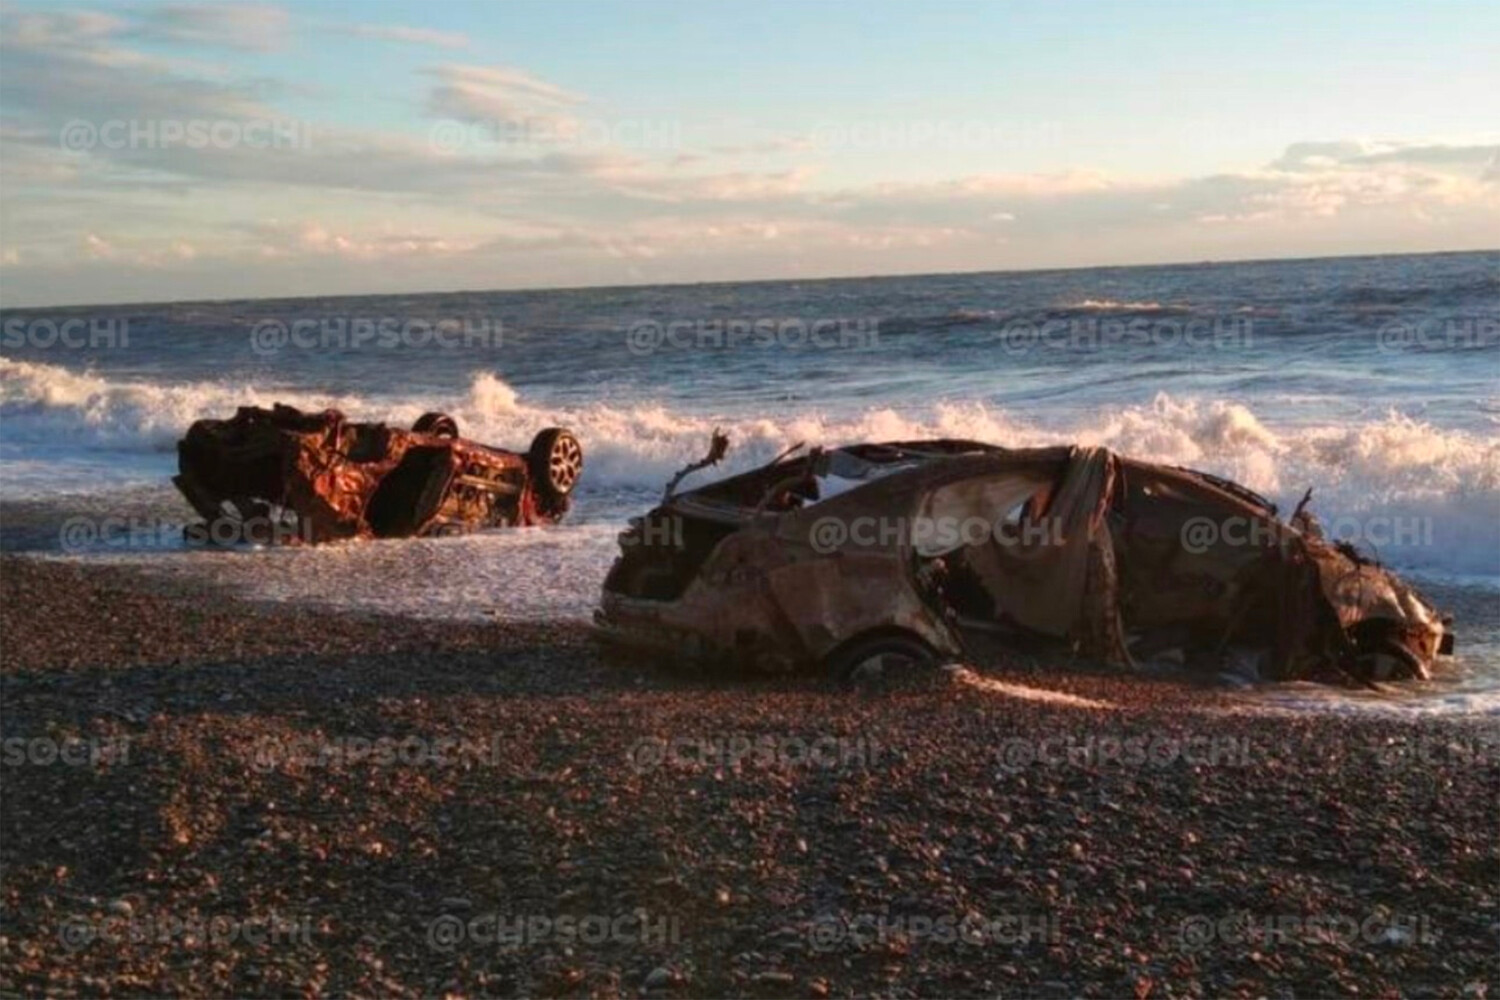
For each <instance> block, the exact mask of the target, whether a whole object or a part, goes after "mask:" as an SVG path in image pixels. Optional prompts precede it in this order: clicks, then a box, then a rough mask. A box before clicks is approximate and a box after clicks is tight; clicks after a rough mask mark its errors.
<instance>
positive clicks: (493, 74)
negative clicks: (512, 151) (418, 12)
mask: <svg viewBox="0 0 1500 1000" xmlns="http://www.w3.org/2000/svg"><path fill="white" fill-rule="evenodd" d="M426 72H427V74H428V75H430V76H434V77H436V78H437V79H438V81H439V82H438V84H437V86H435V87H434V88H433V89H432V91H431V92H430V93H429V94H428V98H427V109H428V112H429V113H430V114H431V115H433V116H434V117H437V118H459V119H480V120H486V121H516V120H521V119H523V118H526V117H528V116H539V115H547V114H553V113H555V111H556V110H557V109H560V108H568V107H572V106H575V105H578V104H582V103H583V100H584V99H583V97H582V96H581V95H579V94H575V93H572V92H571V91H568V90H565V89H563V88H562V87H559V86H557V85H555V84H551V83H548V82H547V81H545V80H542V79H539V78H537V77H535V76H532V75H531V74H530V73H527V72H526V71H525V70H520V69H514V68H512V67H508V66H466V65H460V64H456V63H450V64H448V65H445V66H436V67H433V68H432V69H429V70H427V71H426Z"/></svg>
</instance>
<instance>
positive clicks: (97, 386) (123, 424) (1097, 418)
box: [0, 359, 1500, 575]
mask: <svg viewBox="0 0 1500 1000" xmlns="http://www.w3.org/2000/svg"><path fill="white" fill-rule="evenodd" d="M273 402H284V403H289V404H291V405H294V406H299V407H302V408H305V409H322V408H324V407H329V406H333V407H337V408H339V409H341V410H343V411H345V412H346V413H347V414H349V416H350V417H352V418H355V419H369V420H385V421H387V422H388V423H391V424H393V425H396V426H409V425H410V424H411V422H412V421H414V420H415V419H416V418H417V417H418V416H419V415H421V414H422V413H424V412H426V411H428V410H444V411H446V412H449V413H451V414H452V415H453V416H454V417H455V418H456V419H457V420H458V422H459V426H460V429H461V432H462V433H463V434H464V435H465V436H467V437H471V438H474V439H476V440H480V441H485V442H488V443H492V444H495V445H497V446H500V447H508V448H513V449H524V448H525V447H526V446H527V445H528V443H529V442H530V440H531V438H532V436H533V435H535V434H536V433H537V432H538V431H540V430H541V429H542V428H544V427H547V426H551V425H565V426H569V427H571V428H572V429H573V430H574V431H575V432H577V433H578V434H579V436H580V437H581V438H582V440H583V442H584V447H585V449H586V452H587V455H588V471H587V473H586V475H585V483H584V488H585V490H588V491H605V492H608V491H618V490H627V491H637V490H639V491H653V492H654V491H655V490H657V489H659V488H660V486H661V484H662V483H663V482H664V481H665V480H666V478H667V477H668V476H669V475H670V474H671V473H672V472H673V471H674V470H676V469H677V468H679V467H680V466H682V465H683V464H684V463H686V462H688V461H691V460H693V459H695V458H697V457H699V456H700V455H701V454H702V453H703V451H704V449H705V448H706V446H707V444H708V440H709V435H710V434H711V432H712V431H713V430H714V429H715V428H716V427H722V428H723V429H725V430H726V431H728V432H729V434H730V435H731V438H732V439H733V441H734V445H735V447H734V450H733V451H732V452H731V456H730V458H729V460H728V461H727V462H726V465H725V467H724V471H725V472H732V471H736V470H739V469H745V468H749V467H752V466H754V465H756V464H759V463H762V462H765V461H767V460H769V459H770V458H772V457H773V456H774V455H776V454H778V453H779V452H781V451H782V450H783V449H785V448H786V447H788V446H789V445H791V444H794V443H797V442H805V443H807V444H809V445H816V444H829V445H837V444H842V443H848V442H852V441H862V440H893V439H909V438H922V437H958V438H971V439H977V440H983V441H991V442H994V443H996V444H1001V445H1006V446H1011V447H1025V446H1033V445H1043V444H1055V443H1059V442H1078V443H1082V444H1091V445H1103V446H1106V447H1109V448H1112V449H1114V450H1116V451H1118V452H1121V453H1123V454H1126V455H1131V456H1134V457H1138V458H1141V459H1145V460H1149V461H1157V462H1165V463H1170V464H1174V465H1186V466H1192V467H1196V468H1201V469H1204V470H1205V471H1209V472H1214V473H1217V474H1219V475H1224V476H1227V477H1229V478H1232V479H1235V480H1238V481H1239V482H1242V483H1244V484H1245V485H1246V486H1249V487H1250V488H1252V489H1254V490H1257V491H1259V492H1261V493H1263V494H1265V495H1267V496H1270V497H1272V498H1273V499H1276V500H1278V501H1280V502H1281V503H1282V505H1283V509H1289V508H1290V506H1291V505H1293V504H1295V503H1296V501H1297V499H1298V498H1300V496H1301V495H1302V492H1303V491H1304V490H1305V489H1307V488H1308V487H1313V488H1314V490H1315V493H1314V501H1315V502H1314V509H1315V510H1316V511H1317V512H1318V513H1319V514H1320V515H1321V516H1323V517H1324V519H1325V521H1328V520H1329V519H1340V518H1342V519H1346V520H1347V519H1351V518H1352V519H1356V521H1357V520H1358V519H1360V518H1365V519H1366V520H1368V518H1371V517H1383V518H1387V519H1397V518H1400V519H1406V520H1408V521H1411V522H1414V523H1418V524H1419V525H1420V527H1419V529H1415V532H1416V533H1415V535H1412V534H1411V531H1408V532H1407V535H1408V536H1409V537H1407V538H1406V539H1405V541H1404V542H1403V541H1402V539H1401V538H1397V539H1395V540H1394V544H1386V545H1383V546H1380V547H1378V548H1379V553H1378V554H1379V555H1380V556H1381V557H1382V558H1383V559H1386V560H1387V561H1389V562H1391V563H1392V564H1393V565H1401V566H1408V567H1427V568H1432V569H1438V570H1445V571H1455V572H1467V573H1478V574H1488V575H1500V524H1497V521H1496V518H1495V511H1496V510H1497V509H1500V443H1497V442H1496V441H1494V440H1493V439H1490V438H1487V437H1483V436H1480V435H1476V434H1473V433H1468V432H1464V431H1458V430H1452V429H1446V428H1441V427H1437V426H1434V425H1432V424H1429V423H1425V422H1423V421H1420V420H1416V419H1413V418H1412V417H1410V416H1407V415H1404V414H1401V413H1397V412H1391V413H1387V414H1385V415H1384V416H1382V417H1379V418H1377V419H1373V420H1366V421H1364V422H1361V423H1357V424H1353V425H1349V426H1342V425H1328V426H1301V427H1284V426H1279V425H1275V424H1273V423H1270V422H1268V421H1267V420H1265V419H1263V418H1262V416H1261V415H1258V414H1256V413H1255V412H1253V411H1252V410H1251V409H1250V408H1249V407H1247V406H1245V405H1243V404H1241V403H1237V402H1234V401H1231V400H1218V399H1206V398H1194V397H1180V396H1171V395H1168V394H1166V393H1161V394H1158V395H1157V396H1156V397H1155V398H1154V399H1152V400H1150V401H1149V402H1147V403H1143V404H1139V405H1129V406H1121V405H1114V406H1096V407H1093V408H1089V409H1082V410H1080V411H1079V412H1078V413H1077V414H1076V415H1072V416H1069V417H1067V418H1063V419H1061V420H1058V421H1056V422H1052V423H1044V422H1042V421H1040V420H1038V419H1036V418H1034V417H1031V416H1029V415H1025V416H1023V415H1018V414H1017V413H1014V412H1010V411H1007V410H1004V409H999V408H995V407H992V406H988V405H985V404H983V403H980V402H965V401H962V400H958V401H947V402H940V403H934V404H930V405H927V406H924V407H920V408H917V409H915V410H914V409H911V408H905V409H897V408H893V407H869V408H866V409H863V410H860V411H857V412H856V411H853V410H851V409H847V408H846V410H845V411H843V412H833V413H829V412H824V411H821V410H818V409H813V408H811V407H808V408H804V409H800V410H791V411H789V412H777V413H775V414H770V413H768V414H765V415H762V416H751V417H745V416H739V417H730V416H725V415H723V414H713V413H695V412H684V411H683V410H681V409H676V408H673V407H671V406H668V405H665V404H662V403H659V402H652V401H637V402H633V403H605V402H600V403H595V404H590V405H585V406H579V407H572V408H561V407H554V406H546V405H541V404H539V403H536V402H533V401H531V400H528V399H526V398H523V397H522V396H521V395H520V394H519V393H518V392H517V391H516V390H515V389H514V388H513V387H512V386H511V385H509V384H508V383H507V382H505V380H504V379H503V378H502V377H501V376H500V375H498V374H496V373H494V372H479V373H476V374H474V375H473V376H472V378H471V380H470V382H469V384H468V386H467V387H466V389H464V390H462V391H459V392H456V393H454V394H453V395H452V396H449V397H446V398H445V397H439V396H432V395H422V396H420V397H418V396H410V397H397V398H373V397H363V396H347V395H346V396H329V395H321V394H317V393H310V392H307V391H299V392H283V391H278V390H274V389H270V388H266V387H257V386H253V385H242V384H235V383H231V382H195V383H184V384H156V383H152V382H139V381H137V382H129V381H111V380H109V379H106V378H103V377H101V376H98V375H96V374H90V373H82V374H80V373H75V372H72V371H69V370H68V369H65V368H62V367H59V366H53V365H45V364H32V363H26V362H14V361H10V360H6V359H0V418H3V420H4V444H5V455H6V461H5V463H4V464H5V465H12V466H14V464H15V463H16V462H30V463H31V464H32V465H33V466H34V465H35V464H36V463H37V462H38V461H39V460H50V459H52V458H53V457H54V456H56V457H57V458H58V459H59V460H61V459H62V458H64V457H67V456H73V457H79V456H80V453H83V455H84V456H87V455H88V454H93V455H94V456H95V457H94V460H95V461H101V462H103V461H107V460H108V457H107V456H108V455H109V454H110V453H115V454H121V455H123V456H124V457H126V458H128V456H129V455H130V454H132V453H134V454H142V453H157V452H163V451H168V450H170V449H171V448H172V446H173V444H174V443H175V441H176V440H177V438H178V437H179V436H180V435H181V434H182V432H183V431H184V430H185V429H186V427H187V426H188V425H189V424H190V423H192V421H194V420H196V419H199V418H202V417H228V416H231V415H232V414H233V413H234V410H235V409H236V408H237V407H239V406H242V405H263V406H268V405H270V404H271V403H273ZM101 452H102V453H104V454H103V455H101V454H99V453H101ZM701 476H702V474H700V477H701ZM1356 540H1358V539H1356Z"/></svg>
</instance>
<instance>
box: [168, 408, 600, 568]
mask: <svg viewBox="0 0 1500 1000" xmlns="http://www.w3.org/2000/svg"><path fill="white" fill-rule="evenodd" d="M177 455H178V468H179V472H178V474H177V475H176V476H175V477H173V479H172V482H173V483H174V484H175V485H176V486H177V488H178V490H179V491H180V492H181V493H182V495H183V496H184V497H185V498H186V499H187V501H188V503H190V504H191V505H192V506H193V509H194V510H196V511H197V512H198V515H199V516H200V517H202V518H203V521H202V523H200V524H197V525H190V526H189V528H188V531H187V534H188V537H189V539H190V540H203V541H217V542H223V541H234V542H239V541H245V542H255V543H263V544H271V543H278V542H311V543H319V542H328V541H336V540H339V539H351V538H401V537H410V536H424V535H437V534H449V533H458V532H463V531H471V530H476V529H480V528H489V527H503V526H522V525H535V524H551V523H554V522H556V521H557V520H559V519H560V518H561V517H562V516H563V515H564V514H566V513H567V511H568V507H569V503H570V500H569V497H570V494H571V493H572V491H573V487H574V486H575V485H576V484H577V482H578V477H579V475H580V474H581V473H582V471H583V450H582V448H581V447H580V446H579V443H578V440H577V438H575V437H574V436H573V434H572V433H571V432H570V431H568V430H566V429H564V428H561V427H551V428H547V429H546V430H543V431H542V432H540V433H539V434H537V436H536V438H535V439H534V440H533V441H532V443H531V448H530V449H529V450H528V451H527V452H526V453H525V454H517V453H515V452H510V451H505V450H503V449H500V448H492V447H489V446H487V445H482V444H478V443H476V442H473V441H468V440H465V439H463V438H461V437H459V435H458V424H457V422H456V421H454V420H453V418H452V417H449V416H447V415H446V414H441V413H428V414H424V415H423V416H422V417H421V418H420V419H418V420H417V421H416V423H415V424H414V425H413V426H412V429H411V430H403V429H400V428H396V427H389V426H387V425H385V424H383V423H355V422H352V421H349V420H348V419H346V418H345V416H344V415H343V414H342V413H340V412H339V411H338V410H324V411H323V412H321V413H307V412H303V411H301V410H298V409H296V408H294V407H290V406H283V405H281V404H277V405H276V406H274V407H272V408H271V409H265V408H263V407H254V406H244V407H240V409H239V410H238V411H237V412H236V413H235V415H234V417H233V418H231V419H229V420H199V421H197V422H196V423H194V424H193V425H192V426H191V427H190V428H188V432H187V434H186V435H185V436H184V437H183V439H182V440H181V441H180V442H178V445H177Z"/></svg>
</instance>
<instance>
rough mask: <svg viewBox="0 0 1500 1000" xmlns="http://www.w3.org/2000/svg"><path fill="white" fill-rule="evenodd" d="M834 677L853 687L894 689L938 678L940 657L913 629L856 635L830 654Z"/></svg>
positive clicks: (927, 682)
mask: <svg viewBox="0 0 1500 1000" xmlns="http://www.w3.org/2000/svg"><path fill="white" fill-rule="evenodd" d="M827 663H828V670H829V673H830V674H831V675H832V676H833V678H834V680H836V681H838V682H839V683H840V684H843V685H846V686H848V687H851V688H862V689H867V690H891V689H894V688H902V687H913V686H921V685H927V684H931V683H933V682H935V681H937V680H938V678H939V672H938V669H937V668H938V667H939V666H940V663H941V661H940V658H939V656H938V654H937V652H936V651H935V650H933V648H932V647H931V646H929V645H927V643H925V642H923V641H922V640H921V639H918V638H917V637H916V636H914V635H912V634H910V633H899V632H884V633H877V634H875V635H870V636H864V637H860V638H856V639H852V640H850V641H849V642H846V643H844V645H842V646H840V647H839V648H838V649H836V650H834V651H833V653H831V654H829V657H828V660H827Z"/></svg>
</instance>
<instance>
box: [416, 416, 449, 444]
mask: <svg viewBox="0 0 1500 1000" xmlns="http://www.w3.org/2000/svg"><path fill="white" fill-rule="evenodd" d="M411 429H412V430H413V431H415V432H416V433H418V434H434V435H436V436H437V437H445V438H456V437H458V421H457V420H454V419H453V418H452V417H450V416H448V414H446V413H424V414H422V415H421V416H420V417H418V418H417V422H416V423H414V424H412V425H411Z"/></svg>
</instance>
